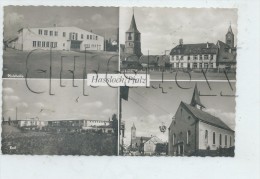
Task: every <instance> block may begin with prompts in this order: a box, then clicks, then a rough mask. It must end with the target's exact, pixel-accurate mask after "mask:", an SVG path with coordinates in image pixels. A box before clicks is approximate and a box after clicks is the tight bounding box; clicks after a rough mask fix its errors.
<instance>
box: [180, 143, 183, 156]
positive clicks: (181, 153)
mask: <svg viewBox="0 0 260 179" xmlns="http://www.w3.org/2000/svg"><path fill="white" fill-rule="evenodd" d="M183 149H184V147H183V144H181V145H180V151H179V152H180V156H183V153H184V151H183Z"/></svg>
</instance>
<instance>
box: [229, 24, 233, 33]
mask: <svg viewBox="0 0 260 179" xmlns="http://www.w3.org/2000/svg"><path fill="white" fill-rule="evenodd" d="M228 32H230V33H232V34H233V31H232V28H231V22H230V24H229V28H228Z"/></svg>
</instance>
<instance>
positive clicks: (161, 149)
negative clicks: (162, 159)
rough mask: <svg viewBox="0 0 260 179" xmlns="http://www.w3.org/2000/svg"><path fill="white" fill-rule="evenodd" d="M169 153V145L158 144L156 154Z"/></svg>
mask: <svg viewBox="0 0 260 179" xmlns="http://www.w3.org/2000/svg"><path fill="white" fill-rule="evenodd" d="M166 151H167V144H166V143H158V144H156V147H155V152H156V153H157V154H159V155H160V154H161V153H166Z"/></svg>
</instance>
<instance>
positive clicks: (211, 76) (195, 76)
mask: <svg viewBox="0 0 260 179" xmlns="http://www.w3.org/2000/svg"><path fill="white" fill-rule="evenodd" d="M176 74H177V72H164V73H163V79H164V80H175V76H176ZM205 76H206V77H207V80H227V78H226V76H225V74H224V72H219V73H218V72H207V73H206V74H205ZM227 76H228V79H229V80H235V79H236V73H227ZM190 77H191V78H190ZM190 77H189V74H188V73H184V72H182V71H178V74H177V77H176V78H177V80H190V79H191V80H206V79H205V77H204V75H203V73H202V72H190ZM150 78H151V79H152V80H161V79H162V72H158V71H151V72H150Z"/></svg>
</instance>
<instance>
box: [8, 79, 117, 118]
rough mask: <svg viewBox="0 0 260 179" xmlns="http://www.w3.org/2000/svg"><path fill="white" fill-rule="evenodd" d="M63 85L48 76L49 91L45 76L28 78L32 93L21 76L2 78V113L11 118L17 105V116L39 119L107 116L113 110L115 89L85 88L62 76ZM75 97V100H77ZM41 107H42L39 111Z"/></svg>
mask: <svg viewBox="0 0 260 179" xmlns="http://www.w3.org/2000/svg"><path fill="white" fill-rule="evenodd" d="M62 84H63V85H66V87H60V86H59V85H60V80H52V93H54V94H55V95H51V96H50V95H49V93H48V92H49V80H48V79H37V80H36V79H30V80H29V81H28V85H29V87H30V88H31V89H33V90H34V91H44V93H42V94H35V93H32V92H31V91H29V89H28V88H27V86H26V83H25V80H24V79H3V116H4V118H5V120H7V119H8V117H11V119H15V108H16V107H17V109H18V120H21V119H29V118H36V117H38V118H39V120H44V121H46V120H61V119H91V120H108V119H109V117H110V118H111V116H112V115H113V114H114V113H116V114H117V108H118V107H117V106H118V104H117V89H116V88H110V87H98V88H91V87H87V88H86V89H85V94H88V95H89V96H83V87H82V86H83V81H82V80H76V81H75V85H77V86H78V87H72V80H62ZM77 101H78V102H77ZM41 109H43V110H42V111H41Z"/></svg>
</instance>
